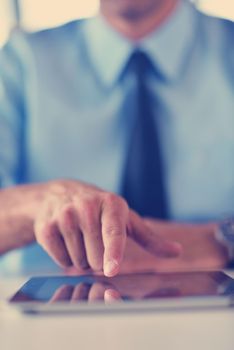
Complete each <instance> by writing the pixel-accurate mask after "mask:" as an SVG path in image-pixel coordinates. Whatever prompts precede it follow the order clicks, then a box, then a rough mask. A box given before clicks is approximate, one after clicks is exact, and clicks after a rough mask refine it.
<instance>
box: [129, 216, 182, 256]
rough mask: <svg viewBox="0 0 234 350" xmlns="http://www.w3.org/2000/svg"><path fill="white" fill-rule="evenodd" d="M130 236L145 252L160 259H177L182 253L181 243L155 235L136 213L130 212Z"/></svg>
mask: <svg viewBox="0 0 234 350" xmlns="http://www.w3.org/2000/svg"><path fill="white" fill-rule="evenodd" d="M128 234H129V236H130V237H131V238H133V239H134V240H135V241H136V242H137V243H139V244H140V245H141V246H142V247H143V248H144V249H145V250H147V251H148V252H150V253H152V254H154V255H156V256H158V257H159V258H176V257H178V256H179V255H180V254H181V252H182V247H181V245H180V244H179V243H177V242H171V241H168V240H166V239H165V238H164V237H163V236H162V235H159V234H157V233H155V232H154V231H153V230H152V229H151V228H150V227H149V226H147V225H146V224H145V223H144V221H143V220H142V219H141V218H140V217H139V215H137V214H136V213H135V212H134V211H131V212H130V228H129V229H128Z"/></svg>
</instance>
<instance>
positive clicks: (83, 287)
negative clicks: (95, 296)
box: [71, 283, 90, 302]
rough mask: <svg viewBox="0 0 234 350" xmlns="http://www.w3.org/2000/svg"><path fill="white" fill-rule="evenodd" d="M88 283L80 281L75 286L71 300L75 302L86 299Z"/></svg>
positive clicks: (88, 288)
mask: <svg viewBox="0 0 234 350" xmlns="http://www.w3.org/2000/svg"><path fill="white" fill-rule="evenodd" d="M89 290H90V285H89V284H87V283H80V284H78V286H76V287H75V289H74V291H73V294H72V298H71V301H72V302H77V301H82V300H88V295H89Z"/></svg>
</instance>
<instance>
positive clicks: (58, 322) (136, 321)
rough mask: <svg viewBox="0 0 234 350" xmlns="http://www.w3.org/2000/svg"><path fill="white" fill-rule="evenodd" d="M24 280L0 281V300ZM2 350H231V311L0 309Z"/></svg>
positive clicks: (233, 314)
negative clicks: (51, 312) (44, 312)
mask: <svg viewBox="0 0 234 350" xmlns="http://www.w3.org/2000/svg"><path fill="white" fill-rule="evenodd" d="M25 280H26V278H14V279H13V278H11V279H6V278H1V279H0V300H4V299H5V298H7V297H9V296H10V295H12V294H13V293H14V292H15V291H16V289H18V288H19V287H20V286H21V285H22V283H24V282H25ZM0 349H1V350H13V349H14V350H15V349H19V350H21V349H22V350H34V349H35V350H37V349H38V350H42V349H43V350H44V349H45V350H47V349H55V350H60V349H61V350H64V349H65V350H80V349H82V350H85V349H95V350H99V349H100V350H125V349H126V350H138V349H143V350H150V349H155V350H156V349H159V350H167V349H168V350H169V349H173V350H177V349H178V350H179V349H180V350H181V349H186V350H193V349H194V350H195V349H196V350H198V349H199V350H203V349H204V350H218V349H219V350H233V349H234V310H231V309H224V310H216V311H214V310H213V311H212V310H210V311H207V310H206V311H180V312H178V311H177V312H157V313H138V314H126V313H124V314H118V315H116V314H113V315H88V316H87V315H86V316H84V315H83V316H80V315H73V316H23V315H21V314H19V313H15V312H13V311H12V312H10V311H9V310H8V311H4V310H3V309H1V304H0Z"/></svg>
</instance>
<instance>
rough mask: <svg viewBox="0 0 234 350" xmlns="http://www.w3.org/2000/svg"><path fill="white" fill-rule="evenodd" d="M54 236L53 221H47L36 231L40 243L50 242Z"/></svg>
mask: <svg viewBox="0 0 234 350" xmlns="http://www.w3.org/2000/svg"><path fill="white" fill-rule="evenodd" d="M54 236H55V223H53V222H51V223H47V224H45V226H44V227H43V228H42V229H41V231H40V232H39V233H38V236H37V241H38V243H39V244H41V245H45V244H50V243H51V241H52V240H53V239H54Z"/></svg>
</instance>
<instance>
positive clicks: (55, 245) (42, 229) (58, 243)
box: [35, 222, 72, 267]
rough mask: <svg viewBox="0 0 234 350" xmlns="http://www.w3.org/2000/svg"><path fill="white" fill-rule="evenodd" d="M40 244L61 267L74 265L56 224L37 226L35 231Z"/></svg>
mask: <svg viewBox="0 0 234 350" xmlns="http://www.w3.org/2000/svg"><path fill="white" fill-rule="evenodd" d="M35 234H36V238H37V241H38V243H39V244H40V245H41V246H42V247H43V249H44V250H45V251H46V252H47V253H48V254H49V255H50V257H51V258H52V259H53V260H54V261H55V262H56V263H57V264H58V265H60V266H61V267H69V266H71V265H72V262H71V259H70V257H69V254H68V251H67V248H66V246H65V243H64V240H63V238H62V236H61V234H60V232H59V229H58V227H57V224H56V223H55V222H49V223H45V224H44V223H43V224H41V225H37V228H36V230H35Z"/></svg>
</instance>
